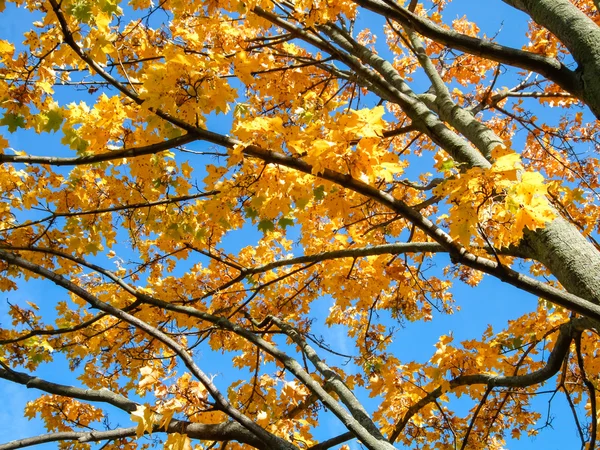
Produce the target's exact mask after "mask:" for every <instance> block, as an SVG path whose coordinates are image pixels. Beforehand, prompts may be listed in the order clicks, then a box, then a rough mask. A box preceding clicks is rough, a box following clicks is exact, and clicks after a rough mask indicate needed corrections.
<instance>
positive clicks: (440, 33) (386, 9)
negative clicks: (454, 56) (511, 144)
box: [354, 0, 583, 99]
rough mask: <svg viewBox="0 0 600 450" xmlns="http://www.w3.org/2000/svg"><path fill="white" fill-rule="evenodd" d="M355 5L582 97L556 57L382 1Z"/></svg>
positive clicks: (366, 0) (358, 1)
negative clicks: (480, 35) (460, 29)
mask: <svg viewBox="0 0 600 450" xmlns="http://www.w3.org/2000/svg"><path fill="white" fill-rule="evenodd" d="M354 1H355V3H356V4H358V5H360V6H362V7H364V8H366V9H369V10H371V11H373V12H376V13H378V14H380V15H382V16H383V17H387V18H390V19H392V20H395V21H397V22H398V23H400V24H402V25H407V26H409V27H411V28H413V29H414V30H416V31H417V32H419V34H421V35H423V36H425V37H427V38H429V39H431V40H433V41H435V42H437V43H439V44H442V45H445V46H447V47H451V48H454V49H457V50H461V51H464V52H467V53H469V54H472V55H475V56H480V57H482V58H487V59H491V60H492V61H496V62H499V63H503V64H507V65H509V66H514V67H519V68H521V69H525V70H531V71H533V72H536V73H539V74H541V75H544V76H545V77H547V78H548V79H550V80H552V81H553V82H555V83H556V84H558V85H559V86H560V87H561V88H563V89H564V90H566V91H568V92H570V93H571V94H573V95H574V96H575V97H577V98H579V99H582V97H583V90H582V89H581V86H580V84H579V82H578V79H577V75H576V74H575V72H573V71H572V70H570V69H569V68H567V67H566V66H565V65H564V64H562V63H561V62H560V61H558V60H557V59H555V58H550V57H548V56H543V55H538V54H537V53H531V52H527V51H523V50H518V49H515V48H511V47H506V46H503V45H499V44H496V43H494V42H491V41H488V40H486V39H481V38H475V37H471V36H467V35H464V34H461V33H457V32H456V31H453V30H446V29H444V28H442V27H441V26H439V25H437V24H436V23H434V22H432V21H430V20H428V19H425V18H423V17H420V16H418V15H416V14H414V13H412V12H411V11H409V10H408V9H406V8H403V7H402V6H400V5H398V4H396V3H393V4H388V3H387V2H386V1H385V0H354Z"/></svg>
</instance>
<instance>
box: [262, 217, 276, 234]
mask: <svg viewBox="0 0 600 450" xmlns="http://www.w3.org/2000/svg"><path fill="white" fill-rule="evenodd" d="M274 229H275V225H274V224H273V221H271V220H269V219H263V220H261V221H260V222H259V223H258V230H259V231H262V232H263V233H266V232H267V231H273V230H274Z"/></svg>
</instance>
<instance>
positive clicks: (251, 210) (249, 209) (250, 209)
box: [244, 206, 258, 220]
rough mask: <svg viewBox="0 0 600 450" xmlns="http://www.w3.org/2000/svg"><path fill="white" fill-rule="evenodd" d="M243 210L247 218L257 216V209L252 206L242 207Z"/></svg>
mask: <svg viewBox="0 0 600 450" xmlns="http://www.w3.org/2000/svg"><path fill="white" fill-rule="evenodd" d="M244 212H245V213H246V217H247V218H248V219H252V220H254V219H256V218H257V217H258V211H257V210H255V209H254V208H253V207H251V206H248V207H247V208H245V209H244Z"/></svg>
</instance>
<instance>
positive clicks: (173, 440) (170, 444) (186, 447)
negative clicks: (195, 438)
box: [164, 433, 192, 450]
mask: <svg viewBox="0 0 600 450" xmlns="http://www.w3.org/2000/svg"><path fill="white" fill-rule="evenodd" d="M164 448H165V450H191V449H192V445H191V443H190V439H189V438H188V437H187V435H185V434H179V433H172V434H169V436H168V437H167V441H166V442H165V447H164Z"/></svg>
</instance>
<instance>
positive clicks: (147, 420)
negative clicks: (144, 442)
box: [129, 405, 155, 437]
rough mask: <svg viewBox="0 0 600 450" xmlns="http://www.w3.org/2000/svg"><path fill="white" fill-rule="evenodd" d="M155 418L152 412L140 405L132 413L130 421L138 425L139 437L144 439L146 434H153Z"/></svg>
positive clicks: (136, 431) (137, 434)
mask: <svg viewBox="0 0 600 450" xmlns="http://www.w3.org/2000/svg"><path fill="white" fill-rule="evenodd" d="M154 416H155V415H154V413H153V412H152V410H151V409H150V408H148V407H147V406H143V405H138V407H137V409H136V410H135V411H134V412H132V413H131V415H130V416H129V417H130V419H131V420H132V421H133V422H137V424H138V425H137V429H136V430H135V434H136V436H137V437H142V436H143V435H144V433H148V434H152V429H153V427H154Z"/></svg>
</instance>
